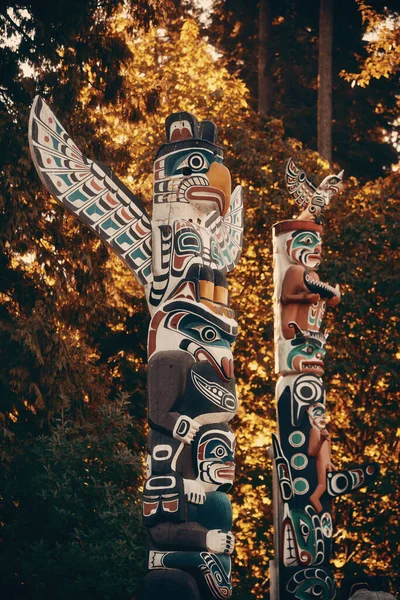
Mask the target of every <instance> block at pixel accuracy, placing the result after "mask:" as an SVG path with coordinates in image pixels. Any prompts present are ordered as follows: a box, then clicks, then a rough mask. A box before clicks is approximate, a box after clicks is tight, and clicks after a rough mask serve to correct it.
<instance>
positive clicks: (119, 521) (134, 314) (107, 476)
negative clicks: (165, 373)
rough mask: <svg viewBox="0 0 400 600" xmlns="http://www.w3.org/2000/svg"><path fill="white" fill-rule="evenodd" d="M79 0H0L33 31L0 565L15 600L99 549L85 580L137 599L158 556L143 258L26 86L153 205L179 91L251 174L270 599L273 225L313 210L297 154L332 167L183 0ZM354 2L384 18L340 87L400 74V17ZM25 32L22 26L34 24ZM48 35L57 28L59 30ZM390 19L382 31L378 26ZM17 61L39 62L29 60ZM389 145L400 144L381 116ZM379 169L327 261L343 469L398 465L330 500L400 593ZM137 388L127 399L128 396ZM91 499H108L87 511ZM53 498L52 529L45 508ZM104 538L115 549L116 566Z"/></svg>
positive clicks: (255, 571) (19, 149)
mask: <svg viewBox="0 0 400 600" xmlns="http://www.w3.org/2000/svg"><path fill="white" fill-rule="evenodd" d="M73 4H74V7H75V8H76V11H77V15H81V16H82V15H83V16H85V18H83V16H82V19H81V20H80V19H79V18H78V17H77V15H75V18H73V16H71V15H69V12H70V11H71V7H69V8H68V7H67V6H65V7H64V8H62V9H60V13H59V14H53V13H50V14H49V15H47V17H46V16H45V15H43V14H42V13H41V12H40V10H39V7H38V6H37V5H36V3H33V2H32V3H26V4H24V6H26V8H27V9H28V13H26V11H25V12H23V13H19V12H18V10H15V11H12V12H11V13H10V12H8V13H7V6H6V5H4V4H3V6H2V7H1V12H2V15H3V36H5V37H4V39H5V40H6V39H7V36H10V35H11V34H12V35H17V39H19V42H18V43H17V42H14V46H10V44H8V45H7V44H6V45H3V47H2V48H0V70H1V72H2V75H3V79H4V84H2V86H1V88H0V124H1V131H2V133H1V138H0V148H1V152H0V156H1V158H0V179H1V188H0V215H1V221H0V238H1V248H2V255H1V257H0V261H1V274H0V314H1V322H0V340H1V344H0V356H1V367H0V390H1V404H0V418H1V426H2V437H1V442H0V453H1V456H2V459H3V464H4V466H3V472H2V475H1V478H0V482H1V489H0V495H1V498H2V499H1V508H0V510H1V512H2V515H1V517H0V521H1V524H0V525H1V527H2V528H3V533H2V534H1V537H2V538H3V541H4V542H5V544H3V547H2V550H1V551H0V556H1V561H0V564H1V565H2V566H1V567H0V569H1V570H2V575H4V574H5V575H6V577H2V578H1V579H2V581H3V583H2V584H1V585H2V586H3V588H1V585H0V589H1V590H2V592H3V595H4V597H5V598H8V597H10V598H11V597H14V596H12V594H15V597H18V598H27V599H28V598H29V599H30V600H33V599H34V598H37V597H38V595H37V594H38V590H39V591H40V594H42V597H46V594H47V595H48V594H50V593H52V594H53V596H54V597H56V598H67V597H68V598H69V597H70V589H69V586H68V585H67V583H68V582H67V580H66V577H67V570H66V569H65V562H64V561H69V563H68V564H70V565H72V567H71V568H75V567H74V565H75V566H76V565H77V564H78V563H79V562H84V563H85V564H86V567H85V569H82V570H81V571H79V574H80V576H82V579H81V580H79V585H78V584H76V587H75V588H74V589H75V590H76V591H75V593H74V596H75V597H77V598H82V599H83V598H85V599H89V598H92V597H93V598H94V597H96V598H97V599H99V598H101V599H104V600H105V599H107V598H111V597H112V598H114V599H115V598H118V599H119V598H120V599H121V600H125V599H126V600H127V599H128V598H132V597H139V594H140V581H141V573H142V572H143V569H144V564H143V558H144V554H143V553H144V551H143V550H142V546H141V544H142V541H141V538H140V533H139V532H138V526H137V524H138V519H139V517H138V515H139V512H138V511H139V507H138V499H139V497H140V486H141V483H142V479H141V471H140V468H139V462H138V461H141V460H142V459H143V456H144V451H145V432H146V431H145V429H146V425H145V360H146V331H147V325H148V316H147V312H146V308H145V303H144V300H143V295H142V291H141V289H140V288H139V286H138V285H137V284H136V283H135V282H134V281H133V280H132V275H131V274H130V273H128V272H127V270H126V269H125V268H124V267H123V266H122V265H121V264H120V263H119V262H118V261H117V259H116V258H115V257H113V256H111V255H110V254H109V252H108V251H107V249H106V248H105V247H104V246H103V245H102V244H101V243H100V242H99V241H98V240H97V239H96V238H95V237H94V236H93V235H92V234H91V233H90V232H89V231H87V230H85V229H84V228H83V227H82V226H81V225H80V224H79V223H77V222H76V221H75V220H74V219H73V218H72V217H71V216H70V215H68V214H66V213H65V212H64V211H63V210H62V209H61V208H60V207H59V206H58V205H57V204H56V203H55V201H54V200H53V199H51V198H50V197H49V196H48V194H47V193H46V192H45V191H44V190H43V188H42V186H41V184H40V182H39V180H38V178H37V175H36V173H35V171H34V168H33V166H32V164H31V161H30V158H29V155H28V148H27V135H26V130H27V116H28V110H29V106H30V103H31V101H32V98H33V96H34V95H35V94H36V93H40V94H42V95H43V96H44V97H45V99H46V101H48V102H49V103H50V104H51V106H52V108H53V109H54V111H55V113H56V114H57V115H58V116H59V117H60V119H61V121H62V122H63V124H64V125H65V126H66V128H67V129H68V131H69V132H70V134H71V135H72V137H73V138H74V140H75V141H76V142H77V144H78V145H79V146H80V148H81V149H82V150H83V151H84V152H85V154H87V155H89V156H92V157H96V158H98V159H100V160H102V161H103V162H105V163H106V164H107V165H108V166H110V167H111V168H112V169H113V170H114V171H115V172H116V173H118V175H119V176H120V177H121V178H122V179H123V180H124V182H125V183H126V184H127V185H128V186H129V188H130V189H131V190H132V191H133V192H135V193H136V194H137V195H139V196H140V197H141V198H142V199H143V200H144V201H145V203H146V208H148V210H149V211H151V171H152V161H153V157H154V154H155V150H156V148H157V147H158V146H159V145H160V144H161V143H162V141H163V139H164V129H163V127H164V120H165V118H166V116H167V115H168V114H170V113H171V112H174V111H176V110H179V109H184V110H188V111H191V112H194V113H195V114H196V116H197V117H198V118H199V119H210V118H211V119H212V120H214V121H215V122H216V123H217V125H218V128H219V132H220V137H219V142H220V144H221V145H222V146H223V147H224V149H225V156H226V159H225V164H226V165H227V166H228V167H229V169H230V170H231V174H232V179H233V181H234V182H235V183H240V184H241V185H243V186H244V188H245V215H246V216H245V219H246V220H245V249H244V253H243V255H242V259H241V262H240V264H239V266H238V268H237V269H236V270H235V272H234V273H233V274H232V275H231V276H230V290H231V295H232V302H233V306H234V308H235V310H236V312H237V315H238V321H239V325H240V335H239V339H238V341H237V343H236V346H235V350H234V356H235V372H236V377H237V384H238V392H239V398H240V401H241V408H240V410H239V414H238V417H236V419H235V421H234V422H233V425H232V427H233V429H234V430H235V433H236V435H237V444H238V455H237V463H238V474H237V480H236V484H235V489H234V491H233V502H234V514H235V533H236V535H237V552H236V555H234V565H235V567H234V568H235V572H234V577H235V581H236V584H235V585H236V587H235V590H236V592H235V594H236V597H237V598H241V599H243V600H244V599H246V598H263V597H265V595H266V593H267V592H268V590H269V580H268V561H269V560H270V559H271V558H272V557H273V544H272V504H271V499H272V492H271V489H272V482H271V479H272V475H271V466H272V465H271V460H270V458H269V456H268V447H269V445H270V443H271V433H272V432H273V431H274V429H275V405H274V402H275V401H274V386H275V381H276V377H275V375H274V365H273V314H272V290H273V282H272V248H271V226H272V224H273V223H274V222H276V221H277V220H279V219H282V218H290V217H291V216H293V215H295V214H296V210H297V209H296V207H295V206H293V205H291V204H290V202H289V200H288V196H287V193H286V191H285V189H284V178H283V173H284V165H285V161H286V160H287V159H288V158H289V157H290V156H293V157H294V159H295V161H296V163H297V164H299V165H301V166H302V167H303V168H304V169H305V170H306V171H307V173H308V175H309V177H310V178H312V179H313V180H314V181H316V182H319V181H320V180H321V179H322V178H323V177H324V176H326V175H327V174H328V173H329V172H330V171H331V167H330V166H329V165H328V164H327V162H325V161H323V160H322V159H321V158H320V157H319V155H318V154H317V153H316V152H315V151H314V150H313V149H311V145H310V147H308V146H307V145H306V144H303V143H302V142H300V141H299V140H298V139H296V138H295V137H290V135H288V131H287V127H286V125H285V122H286V115H284V114H283V112H282V110H281V108H282V106H283V104H281V105H280V107H279V106H277V108H276V111H275V113H273V115H272V116H271V117H270V118H269V119H267V120H261V119H260V118H259V117H258V115H257V113H256V112H255V110H254V108H253V106H254V102H253V100H254V98H253V97H252V94H253V92H252V91H251V89H249V86H248V85H246V83H245V82H244V81H243V79H242V78H241V77H240V76H239V74H238V73H237V72H234V69H232V68H231V67H232V65H231V64H230V62H229V55H227V54H226V53H224V52H223V51H222V50H221V49H222V47H223V44H222V42H221V44H220V50H221V51H220V53H219V54H218V53H216V52H215V49H213V48H212V47H211V46H210V45H209V43H208V40H207V38H206V37H205V35H204V31H203V29H202V26H201V25H199V22H198V20H197V19H196V10H195V9H193V10H192V9H191V10H189V9H190V5H188V3H186V2H178V1H174V2H172V1H171V2H170V3H168V10H166V8H165V7H166V4H167V3H165V2H161V1H160V2H157V1H154V2H144V1H143V2H142V1H141V2H139V3H131V5H129V6H130V8H129V6H125V8H124V9H123V10H122V8H121V6H120V5H119V3H116V2H115V3H107V2H104V3H100V4H101V6H100V8H98V11H99V12H98V13H96V15H94V14H93V15H92V16H91V17H90V18H89V14H91V13H89V12H88V11H90V9H91V8H92V6H91V3H90V2H89V1H87V2H85V3H83V4H82V3H80V4H79V5H78V3H75V2H74V3H73ZM75 4H76V6H75ZM128 4H129V3H128ZM216 4H217V6H220V5H221V3H220V2H218V3H216ZM359 4H360V8H361V10H362V11H363V12H362V13H360V19H361V14H362V16H363V19H364V22H365V23H366V24H367V25H368V27H370V26H372V25H371V24H373V23H375V25H376V26H377V27H378V33H379V35H380V36H381V37H380V38H377V39H376V40H373V41H372V42H368V48H367V50H366V54H365V57H364V60H363V61H361V63H360V65H359V69H358V71H357V73H356V74H354V73H350V72H349V71H348V70H347V69H344V71H345V72H343V77H342V79H343V85H345V84H346V85H348V86H349V87H350V86H351V82H352V81H355V82H356V83H360V85H359V86H357V87H359V88H360V90H359V91H360V93H361V92H362V86H363V85H365V86H367V87H368V86H373V85H374V81H375V79H376V78H377V77H378V76H379V77H381V76H383V77H384V78H385V79H388V82H389V83H390V82H391V81H393V82H394V81H395V71H396V69H395V67H394V66H393V65H394V60H393V57H397V63H398V60H399V46H398V43H397V42H398V40H397V41H396V40H395V41H392V36H396V39H397V38H398V25H396V26H395V29H394V30H392V29H389V30H388V31H387V30H386V29H385V24H386V21H385V20H384V18H383V17H382V13H380V12H379V11H377V10H374V11H372V9H371V12H368V8H367V6H366V4H364V3H361V2H360V3H359ZM85 11H86V12H85ZM5 14H8V15H9V19H11V21H13V22H14V23H15V27H14V29H13V26H12V25H11V23H10V20H9V19H7V18H5V17H4V15H5ZM10 15H11V16H10ZM68 15H69V16H68ZM282 18H283V19H284V18H285V15H282ZM63 19H64V29H63V27H62V24H63ZM374 19H375V21H374ZM394 22H395V23H397V22H396V21H394ZM93 27H94V28H95V29H96V28H97V29H96V32H95V33H94V30H93ZM382 28H383V29H382ZM18 29H22V30H23V32H27V33H26V34H25V35H22V37H21V33H20V34H19V35H20V37H19V38H18ZM43 31H48V32H50V31H51V32H52V35H53V36H54V40H55V41H54V44H53V45H49V44H48V41H46V39H45V36H43ZM384 35H387V39H386V41H378V40H382V37H383V36H384ZM85 36H86V37H85ZM26 38H27V39H26ZM84 39H86V42H87V43H86V44H83V43H82V40H84ZM78 42H79V43H78ZM15 44H16V45H15ZM396 44H397V45H396ZM382 52H383V55H382V54H381V53H382ZM378 56H381V58H380V59H379V60H378ZM21 61H22V62H26V64H27V65H29V66H30V67H31V70H28V71H25V73H26V74H25V75H24V74H23V72H22V71H21ZM280 68H281V69H282V68H284V65H282V66H281V67H280ZM287 68H289V65H287ZM281 75H282V72H281ZM282 77H283V75H282ZM346 80H348V82H346ZM282 85H284V83H282ZM394 85H395V84H394V83H393V86H394ZM250 87H251V86H250ZM334 102H335V96H334ZM374 110H376V111H379V110H380V108H379V105H378V104H377V105H376V106H375V108H374ZM280 111H281V112H280ZM393 119H394V116H393ZM361 126H362V125H361ZM388 127H389V125H388ZM356 130H357V128H356V127H355V131H356ZM352 135H353V134H352ZM360 135H361V134H360ZM363 135H364V132H363ZM381 142H382V144H383V145H385V144H386V143H387V140H386V141H385V139H384V133H382V140H381ZM379 143H380V142H379V141H378V142H377V144H378V145H379ZM358 150H359V147H358V141H357V139H356V134H354V137H353V138H352V141H351V140H350V142H348V144H347V151H348V152H349V153H351V160H352V161H354V162H355V163H356V162H357V152H358ZM342 152H345V150H344V149H342ZM363 160H364V157H363ZM338 166H339V165H335V167H338ZM383 170H384V176H382V177H379V178H375V179H373V180H370V177H369V174H368V172H365V175H364V177H363V181H362V182H361V183H360V182H359V181H358V180H357V179H356V178H355V177H353V176H352V173H347V185H346V189H345V191H344V192H343V193H342V194H341V196H340V197H339V198H336V199H335V201H334V203H333V204H332V206H331V207H330V209H329V211H328V212H327V214H326V221H325V229H324V246H323V247H324V262H323V265H322V268H321V270H322V273H323V277H324V278H325V279H326V280H329V281H335V282H336V281H337V282H338V283H339V284H340V285H341V288H342V293H343V295H342V302H341V304H340V305H339V307H338V308H337V309H335V311H332V312H329V313H328V315H327V318H326V326H327V327H328V329H329V330H330V337H329V341H328V352H327V358H326V361H325V362H326V366H327V368H326V376H325V379H324V381H325V385H326V388H327V390H328V397H327V407H328V411H329V412H330V416H331V422H332V437H333V460H334V463H335V466H338V467H340V466H342V465H345V464H346V465H347V464H355V463H357V462H362V460H363V458H367V459H372V460H376V461H378V462H379V463H380V464H381V477H380V480H379V482H378V483H377V484H376V485H375V486H374V487H373V488H372V489H371V490H368V491H367V490H361V491H360V492H359V493H358V494H355V495H354V496H351V497H343V498H341V499H340V500H338V501H336V502H335V506H336V513H335V515H334V518H335V523H336V525H335V534H334V536H335V538H334V557H333V564H334V567H335V568H336V570H337V577H338V580H340V579H341V578H343V577H344V576H349V575H354V574H357V573H358V572H362V571H364V572H367V573H370V574H384V575H387V577H388V578H389V580H390V582H391V585H392V588H393V589H394V587H395V585H396V577H397V573H398V572H399V569H400V565H399V563H398V558H397V555H398V547H397V545H398V532H399V517H398V508H397V503H396V492H398V477H397V469H398V450H399V429H396V428H397V427H398V425H397V422H396V414H397V410H398V409H397V407H398V400H399V395H398V391H399V388H398V361H399V358H400V347H399V338H398V320H399V296H398V295H399V288H400V286H399V274H398V273H399V270H398V263H399V246H398V240H399V222H400V220H399V190H400V175H399V172H398V171H397V170H396V168H392V164H391V163H388V164H386V165H385V166H384V169H383ZM121 393H124V394H127V395H128V396H129V405H126V403H124V402H122V401H121V400H117V398H118V395H119V394H121ZM127 432H128V433H127ZM396 432H397V437H396ZM94 447H95V448H96V452H93V448H94ZM113 447H114V450H112V448H113ZM118 457H120V458H121V462H119V459H118ZM60 461H62V462H63V465H62V464H61V463H60ZM99 461H100V462H101V465H100V466H99ZM85 465H86V466H85ZM82 469H83V470H82ZM85 469H88V470H87V471H85ZM20 474H22V479H19V480H18V476H19V475H20ZM81 475H82V478H81ZM85 477H86V479H85ZM21 482H23V485H22V483H21ZM85 482H86V483H87V485H84V483H85ZM85 488H88V489H85ZM100 488H101V489H100ZM57 490H59V493H60V494H62V495H64V499H63V501H61V500H60V498H59V497H58V498H57V493H56V491H57ZM41 494H42V496H40V495H41ZM43 494H47V495H46V496H43ZM65 494H67V495H68V494H70V496H68V498H67V499H66V498H65ZM112 495H115V498H113V499H111V496H112ZM75 500H76V509H75V508H74V507H73V506H72V504H71V503H74V502H75ZM29 503H32V506H33V512H32V519H36V523H35V527H34V528H31V524H30V520H29V519H30V517H29V510H28V509H27V506H29V505H30V504H29ZM87 503H89V505H90V507H92V510H93V511H94V513H96V515H97V516H96V517H94V516H93V515H92V516H91V518H89V516H88V514H89V513H88V511H89V512H90V510H91V509H90V508H89V506H88V504H87ZM49 515H50V516H51V518H52V519H53V521H52V523H54V527H53V529H52V530H50V528H49V527H48V526H47V525H46V524H45V523H46V520H47V519H48V517H49ZM41 520H43V527H41V526H40V521H41ZM132 524H135V526H134V527H132ZM29 529H31V531H30V534H29V535H28V536H27V535H26V531H27V530H29ZM110 531H113V532H114V533H115V535H114V534H113V535H112V536H110ZM117 532H118V533H117ZM106 537H108V538H109V539H108V542H107V540H106ZM43 549H45V552H44V550H43ZM101 549H103V550H101ZM104 556H110V557H112V558H110V566H109V567H107V566H106V565H105V564H104V560H103V558H104ZM46 561H47V562H46ZM46 564H48V565H50V567H49V568H46ZM51 565H57V566H54V568H55V569H58V571H57V573H58V576H57V577H58V578H55V577H54V573H51V572H50V571H51V570H52V568H53V567H51ZM63 565H64V566H63ZM105 569H106V570H107V569H108V570H107V572H106V573H104V570H105ZM130 569H132V571H135V576H134V577H133V576H131V574H130V573H129V570H130ZM99 573H102V574H103V575H102V577H98V576H97V575H98V574H99ZM35 577H36V578H39V580H40V581H41V584H40V586H39V587H37V579H35ZM121 581H122V582H123V583H121ZM85 582H86V583H85ZM113 582H115V585H114V594H113V593H112V592H111V591H110V590H112V589H113Z"/></svg>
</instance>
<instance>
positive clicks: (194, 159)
mask: <svg viewBox="0 0 400 600" xmlns="http://www.w3.org/2000/svg"><path fill="white" fill-rule="evenodd" d="M188 164H189V167H190V168H191V169H192V171H201V169H204V168H207V166H208V165H207V162H206V159H205V158H204V156H203V155H202V154H198V153H196V154H191V155H190V156H189V158H188Z"/></svg>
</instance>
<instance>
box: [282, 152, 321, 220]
mask: <svg viewBox="0 0 400 600" xmlns="http://www.w3.org/2000/svg"><path fill="white" fill-rule="evenodd" d="M285 181H286V187H287V190H288V192H289V194H290V195H291V197H292V198H293V200H294V201H295V202H297V204H298V205H299V206H301V207H302V208H305V207H306V206H307V205H308V204H309V203H310V202H311V199H312V197H313V194H314V192H315V190H316V188H315V186H314V185H313V184H312V183H311V181H310V180H309V179H308V178H307V175H306V174H305V171H302V170H301V169H299V168H298V167H297V166H296V164H295V162H294V161H293V159H292V158H289V160H288V162H287V164H286V172H285Z"/></svg>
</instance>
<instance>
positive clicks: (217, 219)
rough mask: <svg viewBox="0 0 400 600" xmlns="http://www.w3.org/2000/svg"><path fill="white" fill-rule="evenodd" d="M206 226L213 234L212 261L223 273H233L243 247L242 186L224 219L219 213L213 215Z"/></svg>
mask: <svg viewBox="0 0 400 600" xmlns="http://www.w3.org/2000/svg"><path fill="white" fill-rule="evenodd" d="M205 226H206V228H210V231H211V233H212V240H211V259H212V260H213V261H214V262H215V263H216V264H217V265H218V266H219V268H220V270H221V271H223V272H225V273H226V272H229V271H232V270H233V269H234V268H235V266H236V265H237V263H238V262H239V258H240V254H241V252H242V246H243V194H242V188H241V186H240V185H238V186H237V187H236V188H235V189H234V191H233V193H232V196H231V202H230V206H229V210H228V212H227V213H226V215H225V216H224V217H222V216H220V215H219V213H216V212H214V213H211V215H210V216H209V218H208V219H207V222H206V223H205ZM214 244H215V247H213V246H214Z"/></svg>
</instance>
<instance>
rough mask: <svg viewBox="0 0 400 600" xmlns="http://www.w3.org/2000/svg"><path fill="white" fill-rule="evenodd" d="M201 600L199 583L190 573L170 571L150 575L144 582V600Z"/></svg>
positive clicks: (154, 572) (176, 570)
mask: <svg viewBox="0 0 400 600" xmlns="http://www.w3.org/2000/svg"><path fill="white" fill-rule="evenodd" d="M160 598H162V600H177V599H178V598H182V599H183V598H184V599H185V600H201V596H200V592H199V588H198V587H197V583H196V581H195V579H194V577H192V575H190V574H189V573H186V572H185V571H181V570H180V569H168V570H161V571H153V572H151V573H148V574H147V575H146V577H145V580H144V600H160Z"/></svg>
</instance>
